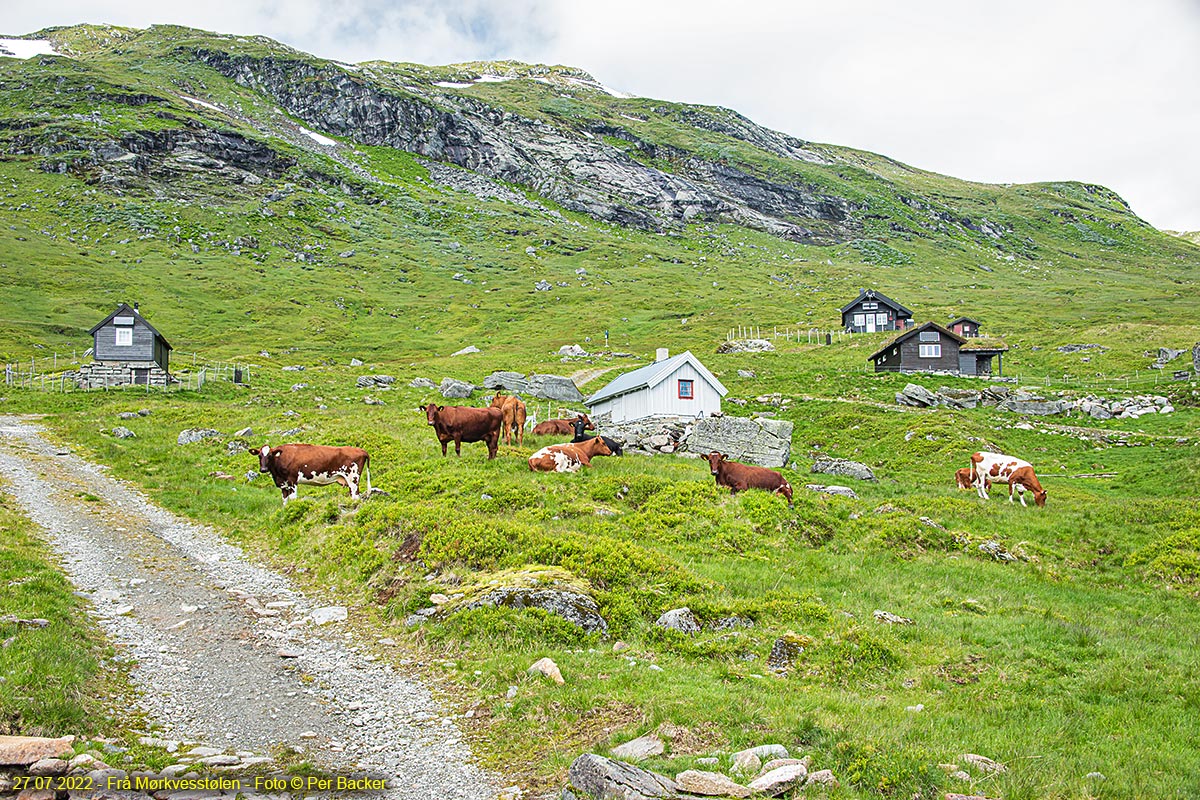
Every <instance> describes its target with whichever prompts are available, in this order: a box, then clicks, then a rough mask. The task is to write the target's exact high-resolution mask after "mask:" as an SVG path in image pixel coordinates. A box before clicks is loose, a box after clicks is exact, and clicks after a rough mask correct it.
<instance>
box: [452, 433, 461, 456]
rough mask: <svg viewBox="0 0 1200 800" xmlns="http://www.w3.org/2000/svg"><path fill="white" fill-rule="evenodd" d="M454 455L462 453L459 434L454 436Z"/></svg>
mask: <svg viewBox="0 0 1200 800" xmlns="http://www.w3.org/2000/svg"><path fill="white" fill-rule="evenodd" d="M454 455H456V456H461V455H462V437H461V436H455V437H454Z"/></svg>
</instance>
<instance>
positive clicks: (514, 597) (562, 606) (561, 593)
mask: <svg viewBox="0 0 1200 800" xmlns="http://www.w3.org/2000/svg"><path fill="white" fill-rule="evenodd" d="M483 606H498V607H503V608H540V609H542V610H543V611H546V612H549V613H551V614H554V615H555V616H559V617H562V618H563V619H565V620H567V621H568V622H572V623H574V624H576V625H578V626H579V627H581V628H583V629H584V630H585V631H587V632H588V633H604V632H606V631H607V630H608V623H607V622H606V621H605V620H604V617H602V616H600V607H599V606H598V605H596V601H595V600H593V599H592V598H590V597H588V596H587V595H586V594H580V593H579V592H572V591H566V590H563V589H537V588H532V587H528V586H505V587H501V588H498V589H493V590H492V591H490V592H488V593H487V594H485V595H484V596H482V597H480V598H479V599H477V600H472V601H471V602H469V603H465V604H464V605H462V606H461V607H460V608H459V610H460V611H466V610H468V609H472V608H482V607H483Z"/></svg>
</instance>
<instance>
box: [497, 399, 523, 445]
mask: <svg viewBox="0 0 1200 800" xmlns="http://www.w3.org/2000/svg"><path fill="white" fill-rule="evenodd" d="M492 408H498V409H500V413H502V414H503V415H504V423H503V427H502V429H501V430H502V431H503V433H504V443H505V444H512V440H513V434H514V433H515V434H516V438H517V446H518V447H520V446H521V445H523V444H525V420H526V415H527V412H526V410H525V403H523V402H522V401H521V398H519V397H513V396H511V395H503V394H500V393H499V392H497V393H496V396H495V397H493V398H492Z"/></svg>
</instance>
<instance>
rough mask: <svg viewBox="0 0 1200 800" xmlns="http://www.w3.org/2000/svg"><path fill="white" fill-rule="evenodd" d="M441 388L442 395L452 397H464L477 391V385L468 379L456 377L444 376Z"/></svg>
mask: <svg viewBox="0 0 1200 800" xmlns="http://www.w3.org/2000/svg"><path fill="white" fill-rule="evenodd" d="M438 388H439V389H441V392H442V397H448V398H452V399H460V400H461V399H464V398H467V397H470V396H471V395H473V394H474V393H475V387H474V386H473V385H472V384H469V383H467V382H466V381H460V380H455V379H454V378H442V385H441V386H440V387H438Z"/></svg>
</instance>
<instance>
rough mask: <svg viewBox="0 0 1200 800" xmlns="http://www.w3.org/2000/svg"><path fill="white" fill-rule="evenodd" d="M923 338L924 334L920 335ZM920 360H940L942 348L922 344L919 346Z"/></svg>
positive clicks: (935, 345)
mask: <svg viewBox="0 0 1200 800" xmlns="http://www.w3.org/2000/svg"><path fill="white" fill-rule="evenodd" d="M921 335H922V336H924V335H925V334H921ZM920 355H921V358H941V357H942V346H941V345H940V344H923V345H921V353H920Z"/></svg>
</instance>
